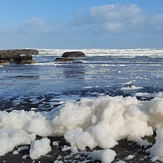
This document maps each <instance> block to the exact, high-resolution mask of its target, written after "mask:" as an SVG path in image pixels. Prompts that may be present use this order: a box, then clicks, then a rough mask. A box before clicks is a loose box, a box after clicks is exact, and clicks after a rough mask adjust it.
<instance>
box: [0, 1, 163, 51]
mask: <svg viewBox="0 0 163 163" xmlns="http://www.w3.org/2000/svg"><path fill="white" fill-rule="evenodd" d="M17 48H38V49H40V48H47V49H49V48H50V49H83V48H88V49H89V48H108V49H109V48H118V49H121V48H163V0H0V49H17Z"/></svg>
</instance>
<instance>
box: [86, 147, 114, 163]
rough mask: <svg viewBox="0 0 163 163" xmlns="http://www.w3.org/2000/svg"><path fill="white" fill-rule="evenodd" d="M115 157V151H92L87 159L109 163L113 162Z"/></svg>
mask: <svg viewBox="0 0 163 163" xmlns="http://www.w3.org/2000/svg"><path fill="white" fill-rule="evenodd" d="M115 156H116V153H115V151H113V150H111V149H107V150H94V151H93V152H91V153H90V154H89V155H88V157H90V158H92V159H93V160H100V161H102V163H111V162H112V161H113V160H114V158H115Z"/></svg>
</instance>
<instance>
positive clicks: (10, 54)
mask: <svg viewBox="0 0 163 163" xmlns="http://www.w3.org/2000/svg"><path fill="white" fill-rule="evenodd" d="M38 53H39V52H38V51H37V50H34V49H15V50H0V63H4V64H5V63H11V62H15V63H34V62H35V61H34V60H33V59H32V55H37V54H38Z"/></svg>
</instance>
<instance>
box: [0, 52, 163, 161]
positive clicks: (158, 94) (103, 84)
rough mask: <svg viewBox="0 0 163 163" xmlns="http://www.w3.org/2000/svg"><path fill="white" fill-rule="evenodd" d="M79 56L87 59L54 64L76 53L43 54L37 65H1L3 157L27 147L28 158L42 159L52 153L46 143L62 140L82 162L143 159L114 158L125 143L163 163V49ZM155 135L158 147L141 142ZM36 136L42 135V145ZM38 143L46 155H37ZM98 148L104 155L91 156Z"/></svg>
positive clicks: (60, 159)
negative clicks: (142, 149)
mask: <svg viewBox="0 0 163 163" xmlns="http://www.w3.org/2000/svg"><path fill="white" fill-rule="evenodd" d="M76 50H78V51H82V52H84V53H85V54H86V57H84V58H76V59H75V62H74V63H56V62H55V58H57V57H61V55H62V54H63V53H64V52H66V51H74V49H38V51H39V54H38V55H34V56H33V59H34V60H35V61H36V62H37V63H35V64H25V65H24V64H14V63H12V64H10V65H0V90H1V91H0V104H1V107H0V109H1V113H0V119H1V129H0V130H1V131H0V135H1V137H2V138H0V142H3V143H4V147H0V155H2V156H3V157H4V156H5V154H6V153H8V152H11V151H14V150H16V151H17V152H18V153H19V151H18V150H17V149H15V148H17V147H18V146H20V145H26V144H28V145H30V147H29V151H30V152H29V153H28V154H26V156H27V157H26V158H30V159H32V160H35V159H39V158H40V157H41V156H44V155H45V156H44V157H46V154H47V153H48V152H49V151H51V148H52V147H51V146H50V143H52V142H51V141H50V140H51V139H48V138H47V137H64V139H65V140H66V142H67V143H69V146H68V147H64V148H66V149H63V148H62V150H70V151H71V152H72V153H76V155H81V153H82V158H83V155H84V158H85V160H83V162H89V161H90V158H91V161H92V160H101V161H102V162H117V160H119V161H121V162H123V161H124V162H128V161H131V160H132V159H135V158H136V159H138V157H136V153H138V151H137V150H136V151H134V154H131V155H129V154H128V153H127V152H126V154H128V155H126V156H125V157H124V158H122V157H121V159H118V158H116V157H117V153H116V152H115V150H113V149H112V148H113V147H114V146H116V145H117V144H118V142H119V141H122V140H128V141H129V142H131V141H132V142H134V143H135V142H136V143H137V144H138V145H140V146H141V147H142V145H143V148H144V146H145V147H146V150H147V152H144V153H143V156H142V157H143V159H147V162H148V161H149V160H151V159H153V160H159V161H163V154H160V153H159V152H157V151H158V150H161V149H163V145H162V146H158V145H157V144H158V142H159V143H162V144H163V142H162V141H161V138H162V136H160V135H161V134H162V133H163V130H162V127H163V121H162V119H161V117H162V116H163V112H162V104H163V102H162V101H163V94H162V93H163V49H76ZM38 128H39V129H38ZM133 128H134V129H133ZM122 130H123V131H124V132H122ZM120 132H121V133H120ZM4 133H5V135H7V136H5V137H4ZM154 134H156V135H157V136H156V140H157V141H156V142H155V143H154V142H153V144H151V143H152V142H149V140H146V141H145V140H144V139H143V138H144V137H145V136H148V137H150V136H153V135H154ZM99 135H100V136H99ZM37 136H39V137H42V139H41V140H39V141H38V142H37V138H36V137H37ZM16 137H19V138H20V139H21V141H20V142H19V141H18V140H15V139H16ZM154 137H155V136H154ZM7 140H8V141H11V142H10V143H9V144H8V145H7V144H6V143H7ZM13 141H17V142H16V143H13ZM128 141H127V142H128ZM54 142H55V143H54ZM54 142H53V144H57V141H54ZM37 143H38V144H39V143H40V144H39V145H38V146H39V147H40V146H41V145H43V146H42V147H40V148H45V149H44V151H47V152H46V153H44V152H43V153H41V152H42V151H41V152H40V151H37V148H36V147H35V146H37ZM6 146H7V147H6ZM46 147H47V148H46ZM87 147H88V148H89V149H90V151H89V152H88V151H87V152H86V149H87ZM97 147H100V150H94V149H95V148H97ZM25 149H26V148H25ZM52 151H53V150H52ZM81 151H82V152H81ZM83 153H84V154H83ZM108 155H109V156H110V157H109V156H108ZM69 156H70V154H69ZM22 157H23V156H22ZM49 157H50V156H49ZM64 157H66V156H64ZM88 158H89V159H88ZM3 159H4V158H3ZM72 159H73V158H72V157H71V161H72ZM80 159H81V157H80V156H79V159H77V160H78V161H79V160H80ZM141 159H142V158H141ZM4 160H5V159H4ZM63 160H66V159H63V158H59V157H58V158H55V160H53V161H54V162H57V161H58V162H59V161H63ZM69 161H70V160H69ZM136 161H138V160H136ZM63 162H66V161H63ZM138 162H140V160H139V161H138Z"/></svg>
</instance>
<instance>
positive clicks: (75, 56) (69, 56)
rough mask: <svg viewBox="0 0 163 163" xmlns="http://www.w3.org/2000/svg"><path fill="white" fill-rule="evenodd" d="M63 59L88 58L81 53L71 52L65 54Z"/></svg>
mask: <svg viewBox="0 0 163 163" xmlns="http://www.w3.org/2000/svg"><path fill="white" fill-rule="evenodd" d="M62 57H68V58H78V57H86V55H85V54H84V53H83V52H81V51H71V52H65V53H63V54H62Z"/></svg>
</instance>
